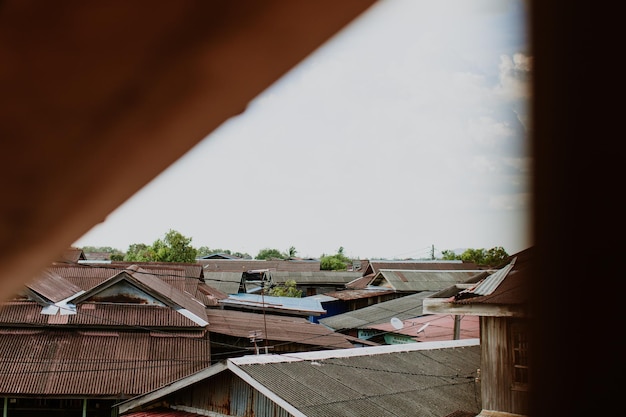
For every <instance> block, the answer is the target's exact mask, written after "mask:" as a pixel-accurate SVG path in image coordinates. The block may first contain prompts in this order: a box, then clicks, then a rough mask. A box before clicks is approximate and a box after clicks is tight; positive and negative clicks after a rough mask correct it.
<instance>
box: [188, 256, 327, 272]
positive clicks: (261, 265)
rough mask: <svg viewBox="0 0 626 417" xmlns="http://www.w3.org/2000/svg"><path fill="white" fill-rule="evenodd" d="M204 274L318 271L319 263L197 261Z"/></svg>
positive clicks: (253, 260)
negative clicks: (259, 271) (256, 270)
mask: <svg viewBox="0 0 626 417" xmlns="http://www.w3.org/2000/svg"><path fill="white" fill-rule="evenodd" d="M197 261H198V263H199V264H201V265H202V266H203V267H204V271H205V272H245V271H249V270H252V269H269V270H272V271H291V272H297V271H319V270H320V261H319V260H318V259H315V260H289V261H263V260H259V259H241V260H240V259H198V260H197Z"/></svg>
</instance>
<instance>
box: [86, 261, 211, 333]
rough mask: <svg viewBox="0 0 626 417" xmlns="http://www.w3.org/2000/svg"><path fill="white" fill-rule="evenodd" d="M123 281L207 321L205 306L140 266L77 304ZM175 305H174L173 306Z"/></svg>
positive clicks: (110, 281)
mask: <svg viewBox="0 0 626 417" xmlns="http://www.w3.org/2000/svg"><path fill="white" fill-rule="evenodd" d="M121 280H128V281H130V282H132V283H133V284H134V285H137V286H139V288H141V289H142V290H144V291H146V292H147V293H149V294H153V295H155V297H157V298H161V299H163V298H165V299H166V300H167V304H169V305H170V306H171V307H174V305H176V306H178V307H181V308H184V309H186V310H188V311H190V312H191V313H193V314H195V315H196V316H197V317H199V318H200V319H202V320H204V321H206V313H205V306H204V305H203V304H202V303H201V302H200V301H198V300H196V299H194V298H193V297H192V296H191V295H190V294H188V293H184V292H182V291H180V290H177V289H176V288H174V287H172V286H171V285H169V284H168V283H167V282H165V281H164V280H163V279H161V278H158V277H156V276H155V275H152V274H151V273H150V272H149V271H148V270H146V269H142V268H140V267H138V266H135V265H133V266H130V267H128V268H126V269H125V270H124V272H120V273H119V274H117V275H116V276H114V277H111V278H109V279H108V280H106V281H104V282H102V283H101V284H99V285H97V286H96V287H94V288H92V289H90V290H89V291H87V292H86V293H84V294H82V295H80V296H79V297H77V298H76V303H77V304H80V303H81V302H82V301H86V300H89V299H90V298H91V297H93V296H94V295H96V294H97V293H98V292H100V291H102V290H104V289H106V288H108V287H110V286H112V285H114V284H115V283H117V282H119V281H121ZM172 304H173V305H172Z"/></svg>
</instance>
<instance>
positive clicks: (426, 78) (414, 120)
mask: <svg viewBox="0 0 626 417" xmlns="http://www.w3.org/2000/svg"><path fill="white" fill-rule="evenodd" d="M527 8H528V5H527V3H525V2H524V1H520V0H445V1H444V0H442V1H434V0H380V1H379V2H378V3H376V4H375V5H374V6H373V7H371V8H370V9H369V10H368V11H366V12H365V13H364V14H363V15H362V16H360V17H359V18H358V19H356V20H355V21H354V22H353V23H351V24H350V25H348V26H347V27H346V28H345V29H344V30H342V31H341V32H339V33H338V34H337V35H336V36H334V37H333V38H331V39H330V40H329V41H328V42H326V43H325V44H324V45H322V46H321V47H320V48H319V49H317V50H316V51H314V52H312V53H311V54H310V55H309V56H308V57H307V58H306V59H305V60H303V61H302V62H301V63H300V64H299V65H297V66H296V67H295V68H294V69H292V70H291V71H289V72H288V73H287V74H285V75H284V76H283V77H282V78H281V79H280V80H278V81H277V82H276V83H274V84H273V85H272V86H271V87H270V88H268V89H266V90H265V91H264V92H263V93H261V94H260V95H259V96H257V97H256V98H255V99H254V100H253V101H252V102H251V103H250V105H249V106H248V108H247V109H246V111H245V112H244V113H242V114H241V115H238V116H236V117H234V118H232V119H229V120H227V121H226V122H225V123H223V124H222V125H221V126H219V127H218V128H217V129H216V130H214V131H213V132H211V133H210V134H209V135H208V136H207V137H206V138H204V139H203V140H202V141H201V142H200V143H199V144H198V145H196V146H195V147H194V148H193V149H191V150H190V151H189V152H188V153H187V154H185V155H184V156H183V157H182V158H181V159H179V160H178V161H176V162H175V163H174V164H172V165H171V166H170V167H169V168H168V169H167V170H165V171H164V172H162V173H161V174H160V175H159V176H158V177H156V178H155V179H154V180H153V181H151V182H150V183H149V184H147V185H146V186H145V187H144V188H143V189H142V190H140V191H139V192H137V193H136V194H135V195H133V196H132V197H131V198H130V199H128V200H127V201H126V202H125V203H124V204H123V205H121V206H120V207H119V208H118V209H116V210H115V211H114V212H112V213H111V214H110V215H109V216H108V217H107V218H106V220H105V221H104V222H103V223H100V224H98V225H96V226H94V227H93V228H92V229H91V230H90V231H89V232H87V233H86V234H85V235H84V236H82V237H81V238H80V239H78V240H77V241H76V242H75V243H74V246H78V247H83V246H110V247H113V248H116V249H120V250H122V251H126V250H127V249H128V246H129V245H131V244H135V243H145V244H148V245H151V244H152V243H153V242H154V241H155V240H157V239H162V238H164V236H165V234H166V233H167V232H168V231H169V230H175V231H178V232H179V233H181V234H183V235H184V236H186V237H189V238H191V245H192V246H194V247H196V248H198V247H201V246H207V247H209V248H212V249H218V248H219V249H228V250H230V251H232V252H241V253H248V254H250V255H251V256H252V257H255V256H256V255H257V254H258V252H259V251H260V250H261V249H265V248H271V249H278V250H280V251H281V252H288V250H289V248H290V247H292V246H293V247H295V248H296V251H297V256H300V257H306V258H319V257H321V256H322V255H330V254H335V253H337V251H338V250H339V248H343V253H344V254H345V255H347V256H349V257H352V258H359V259H423V258H428V257H430V256H431V253H432V252H433V251H434V254H435V256H436V257H438V256H440V253H441V251H442V250H463V249H466V248H473V249H480V248H482V249H490V248H494V247H503V248H504V249H505V250H506V252H507V253H509V254H514V253H516V252H518V251H521V250H524V249H526V248H528V247H530V246H531V245H532V241H531V233H530V227H531V222H530V210H531V180H532V159H531V151H530V143H529V142H530V128H531V126H530V123H529V113H530V82H531V79H532V55H531V52H530V45H529V41H530V39H529V36H528V31H527V28H526V24H527V19H528V10H527ZM163 196H169V197H168V198H163Z"/></svg>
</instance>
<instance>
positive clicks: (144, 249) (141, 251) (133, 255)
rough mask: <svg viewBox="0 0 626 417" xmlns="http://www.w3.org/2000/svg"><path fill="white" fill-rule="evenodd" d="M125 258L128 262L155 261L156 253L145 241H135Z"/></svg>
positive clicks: (129, 247)
mask: <svg viewBox="0 0 626 417" xmlns="http://www.w3.org/2000/svg"><path fill="white" fill-rule="evenodd" d="M124 260H125V261H127V262H154V261H155V254H154V252H153V250H152V247H150V246H148V245H146V244H145V243H133V244H131V245H129V246H128V250H126V255H124Z"/></svg>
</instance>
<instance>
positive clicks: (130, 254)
mask: <svg viewBox="0 0 626 417" xmlns="http://www.w3.org/2000/svg"><path fill="white" fill-rule="evenodd" d="M191 241H192V238H190V237H187V236H184V235H183V234H181V233H180V232H178V231H176V230H172V229H170V230H169V231H168V232H167V233H166V234H165V236H164V237H163V238H160V239H157V240H155V241H154V242H153V243H152V244H151V245H147V244H145V243H133V244H131V245H129V247H128V249H127V250H126V252H122V251H121V250H119V249H115V248H111V247H108V246H105V247H95V246H84V247H82V248H81V249H82V251H83V252H85V253H89V252H106V253H109V254H110V259H111V260H112V261H127V262H185V263H193V262H196V259H197V258H199V257H203V256H207V255H212V254H216V253H219V254H227V255H231V256H234V257H237V258H241V259H253V258H252V256H250V255H249V254H248V253H241V252H232V251H230V250H228V249H211V248H209V247H207V246H201V247H199V248H195V247H194V246H192V245H191ZM297 253H298V251H297V250H296V248H295V247H294V246H291V247H290V248H289V249H288V250H287V251H285V252H282V251H280V250H278V249H274V248H264V249H261V250H260V251H259V253H258V254H257V255H256V256H255V257H254V259H257V260H289V259H295V258H296V255H297ZM441 253H442V260H461V261H463V262H473V263H475V264H477V265H479V266H489V267H496V266H499V265H500V264H502V263H503V262H504V261H505V260H506V259H507V258H508V256H509V255H508V254H507V252H506V251H505V250H504V248H503V247H501V246H498V247H494V248H491V249H482V248H481V249H467V250H465V251H464V252H463V253H462V254H456V253H455V252H454V251H450V250H444V251H442V252H441ZM351 265H352V259H351V258H349V257H348V256H346V255H345V253H344V248H343V246H341V247H339V249H338V250H337V253H335V254H322V256H320V269H321V270H325V271H345V270H347V269H348V267H349V266H351Z"/></svg>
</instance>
